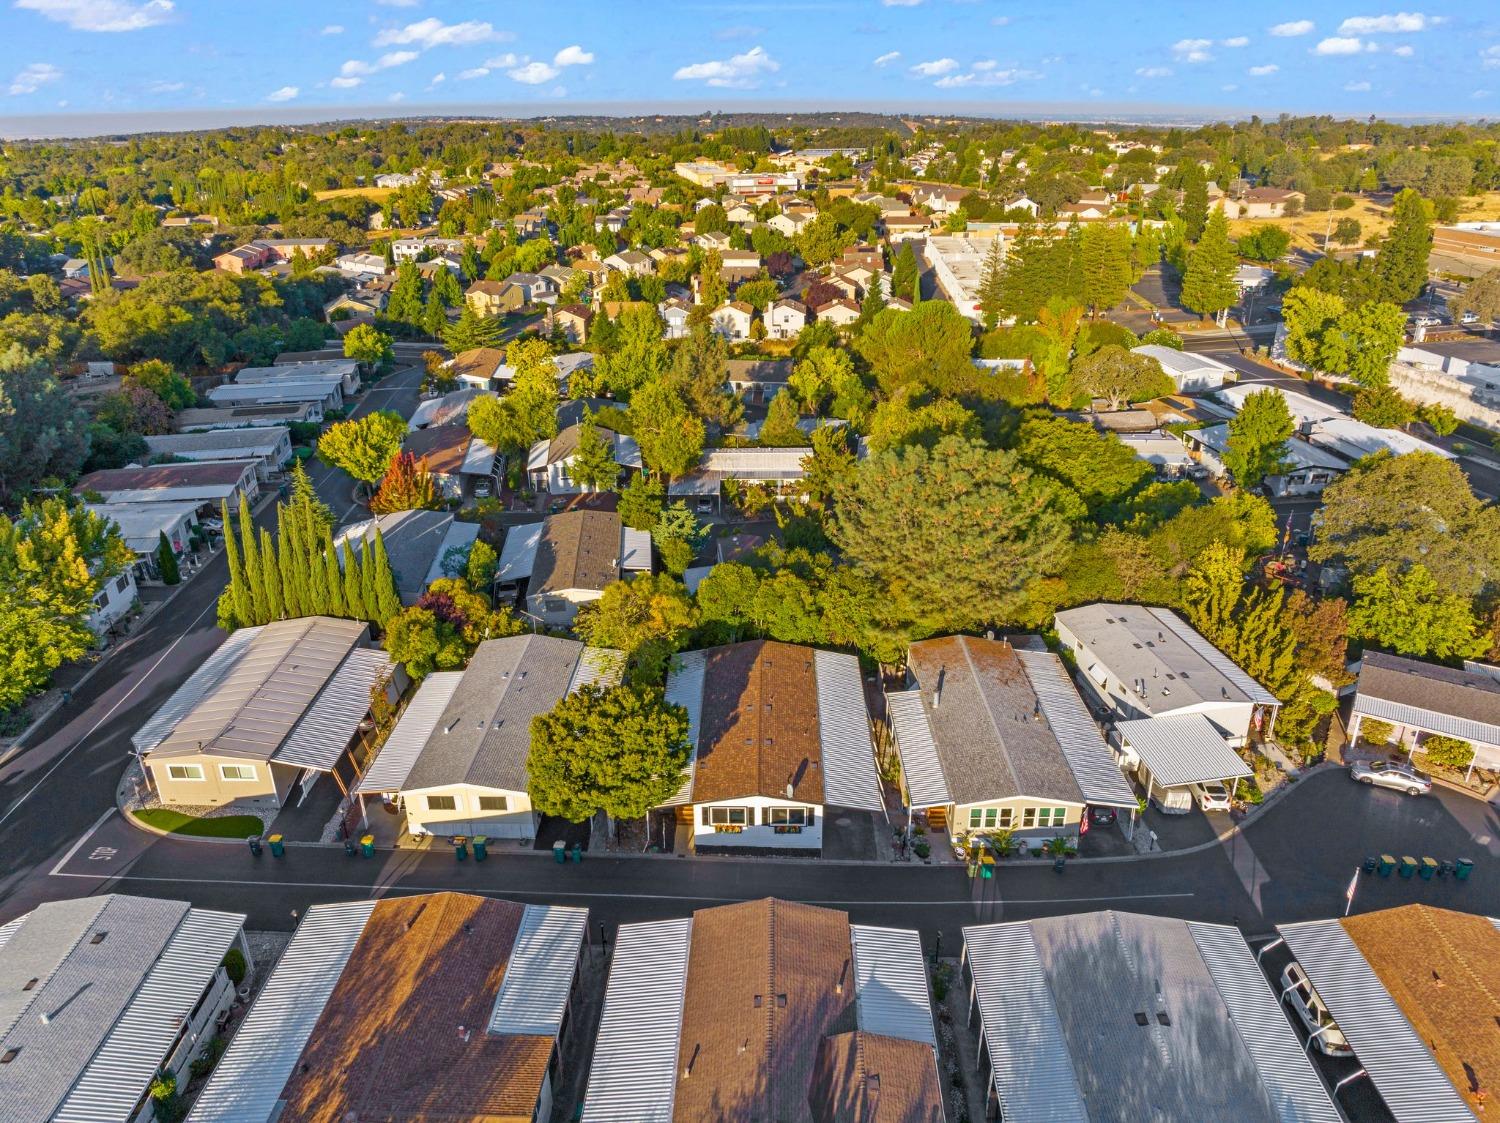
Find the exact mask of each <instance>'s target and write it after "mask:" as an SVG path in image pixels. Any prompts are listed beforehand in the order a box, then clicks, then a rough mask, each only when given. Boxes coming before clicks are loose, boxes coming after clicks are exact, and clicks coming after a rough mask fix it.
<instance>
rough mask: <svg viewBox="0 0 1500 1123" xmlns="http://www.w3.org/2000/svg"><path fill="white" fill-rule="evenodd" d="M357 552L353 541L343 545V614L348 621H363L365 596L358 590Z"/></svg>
mask: <svg viewBox="0 0 1500 1123" xmlns="http://www.w3.org/2000/svg"><path fill="white" fill-rule="evenodd" d="M359 569H360V565H359V551H358V550H356V549H355V548H354V542H353V540H350V541H348V542H345V543H344V613H343V615H344V616H345V617H347V618H348V619H350V620H363V619H365V618H366V617H365V596H364V592H363V591H362V590H361V588H360V580H359Z"/></svg>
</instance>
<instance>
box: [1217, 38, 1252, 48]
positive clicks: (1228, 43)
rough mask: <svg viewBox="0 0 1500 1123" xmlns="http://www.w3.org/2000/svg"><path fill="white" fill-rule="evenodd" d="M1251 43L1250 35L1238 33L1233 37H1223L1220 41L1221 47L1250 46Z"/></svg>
mask: <svg viewBox="0 0 1500 1123" xmlns="http://www.w3.org/2000/svg"><path fill="white" fill-rule="evenodd" d="M1249 45H1250V36H1248V35H1236V36H1235V37H1234V38H1232V39H1221V40H1220V41H1219V46H1221V47H1248V46H1249Z"/></svg>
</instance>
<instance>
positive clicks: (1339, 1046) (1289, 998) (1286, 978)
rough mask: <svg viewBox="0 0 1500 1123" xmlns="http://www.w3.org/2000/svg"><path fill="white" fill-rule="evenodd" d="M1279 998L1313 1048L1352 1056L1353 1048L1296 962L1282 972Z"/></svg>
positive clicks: (1329, 1055) (1324, 1053)
mask: <svg viewBox="0 0 1500 1123" xmlns="http://www.w3.org/2000/svg"><path fill="white" fill-rule="evenodd" d="M1281 999H1282V1001H1283V1002H1285V1003H1286V1004H1287V1005H1288V1006H1290V1007H1291V1008H1292V1012H1293V1013H1295V1014H1296V1015H1297V1018H1298V1020H1299V1021H1300V1022H1301V1023H1302V1024H1303V1026H1305V1027H1306V1028H1307V1032H1308V1034H1309V1036H1312V1035H1314V1034H1315V1035H1316V1036H1313V1037H1312V1047H1313V1048H1314V1049H1316V1050H1317V1051H1318V1052H1320V1053H1322V1054H1323V1055H1324V1056H1328V1057H1352V1056H1354V1050H1353V1049H1351V1048H1349V1042H1348V1040H1347V1039H1346V1038H1345V1037H1344V1033H1343V1031H1342V1030H1340V1029H1339V1026H1338V1023H1337V1022H1336V1021H1334V1020H1333V1015H1332V1014H1330V1013H1329V1012H1328V1007H1327V1006H1324V1005H1323V1000H1322V999H1321V998H1319V997H1318V992H1317V991H1315V990H1313V987H1312V983H1310V982H1309V981H1308V979H1307V975H1306V974H1304V973H1303V971H1302V966H1301V964H1299V963H1288V964H1287V967H1286V970H1285V971H1283V972H1282V973H1281Z"/></svg>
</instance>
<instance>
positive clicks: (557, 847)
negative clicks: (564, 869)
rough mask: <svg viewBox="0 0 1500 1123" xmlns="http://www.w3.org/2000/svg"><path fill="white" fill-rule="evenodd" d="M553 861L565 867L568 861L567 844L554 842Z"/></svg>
mask: <svg viewBox="0 0 1500 1123" xmlns="http://www.w3.org/2000/svg"><path fill="white" fill-rule="evenodd" d="M552 860H553V861H554V862H556V863H557V864H558V865H563V864H564V863H565V862H567V860H568V844H567V843H566V842H561V841H559V842H554V843H553V844H552Z"/></svg>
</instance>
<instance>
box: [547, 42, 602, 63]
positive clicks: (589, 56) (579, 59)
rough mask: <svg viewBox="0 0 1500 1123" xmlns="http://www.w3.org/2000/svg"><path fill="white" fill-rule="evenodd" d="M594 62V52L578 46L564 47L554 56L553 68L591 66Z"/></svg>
mask: <svg viewBox="0 0 1500 1123" xmlns="http://www.w3.org/2000/svg"><path fill="white" fill-rule="evenodd" d="M593 61H594V54H593V52H592V51H585V50H584V49H583V48H582V47H580V46H578V45H577V44H574V45H573V46H571V47H564V48H563V49H562V50H560V51H558V52H557V54H555V55H553V56H552V65H553V66H589V65H591V64H592V63H593Z"/></svg>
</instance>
